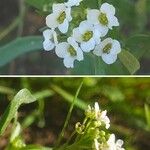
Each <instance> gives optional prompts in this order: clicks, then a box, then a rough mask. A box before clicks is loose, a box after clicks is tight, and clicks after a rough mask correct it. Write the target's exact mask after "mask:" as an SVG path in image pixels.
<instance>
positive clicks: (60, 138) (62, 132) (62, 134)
mask: <svg viewBox="0 0 150 150" xmlns="http://www.w3.org/2000/svg"><path fill="white" fill-rule="evenodd" d="M82 85H83V82H81V84H80V86H79V88H78V89H77V92H76V95H75V97H74V99H73V101H72V104H71V106H70V109H69V112H68V114H67V117H66V121H65V123H64V126H63V129H62V131H61V133H60V135H59V137H58V140H57V142H56V146H55V147H58V146H59V145H60V142H61V140H62V138H63V137H64V133H65V129H66V127H67V125H68V122H69V119H70V117H71V113H72V110H73V107H74V104H75V101H76V99H77V97H78V95H79V92H80V90H81V87H82Z"/></svg>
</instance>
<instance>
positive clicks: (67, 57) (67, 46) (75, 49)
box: [55, 37, 83, 68]
mask: <svg viewBox="0 0 150 150" xmlns="http://www.w3.org/2000/svg"><path fill="white" fill-rule="evenodd" d="M67 41H68V42H62V43H59V44H58V45H57V46H56V49H55V52H56V55H57V56H58V57H60V58H64V61H63V62H64V65H65V66H66V67H67V68H73V67H74V61H75V60H78V61H81V60H83V52H82V50H81V48H80V47H79V45H78V43H77V42H76V41H75V40H74V38H72V37H69V38H68V40H67Z"/></svg>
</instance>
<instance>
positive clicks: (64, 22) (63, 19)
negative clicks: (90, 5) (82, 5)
mask: <svg viewBox="0 0 150 150" xmlns="http://www.w3.org/2000/svg"><path fill="white" fill-rule="evenodd" d="M71 20H72V17H71V7H67V6H66V5H65V4H64V3H60V4H53V13H52V14H50V15H48V16H47V17H46V25H47V26H48V27H49V28H51V29H55V28H57V27H58V29H59V30H60V31H61V32H62V33H67V31H68V27H69V22H70V21H71Z"/></svg>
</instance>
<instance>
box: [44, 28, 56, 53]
mask: <svg viewBox="0 0 150 150" xmlns="http://www.w3.org/2000/svg"><path fill="white" fill-rule="evenodd" d="M43 36H44V42H43V48H44V50H46V51H50V50H53V49H54V47H55V46H56V45H57V44H58V41H57V33H56V32H55V31H54V30H50V29H46V30H45V31H44V32H43Z"/></svg>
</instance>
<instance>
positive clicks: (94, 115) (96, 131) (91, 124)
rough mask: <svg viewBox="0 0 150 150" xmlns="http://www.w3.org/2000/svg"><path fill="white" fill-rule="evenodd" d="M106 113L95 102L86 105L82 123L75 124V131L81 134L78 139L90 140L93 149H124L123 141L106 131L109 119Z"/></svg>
mask: <svg viewBox="0 0 150 150" xmlns="http://www.w3.org/2000/svg"><path fill="white" fill-rule="evenodd" d="M106 114H107V111H106V110H105V111H102V110H100V108H99V104H98V103H97V102H96V103H95V106H94V107H91V106H88V109H87V110H86V111H85V115H86V118H85V120H84V121H83V123H82V124H81V123H79V122H78V123H77V124H76V132H77V133H78V134H79V135H81V137H80V138H79V139H80V140H79V141H82V139H88V140H89V141H90V140H91V142H92V147H91V148H92V149H93V150H125V149H124V148H122V145H123V141H122V140H120V139H119V140H117V141H116V139H115V135H114V134H109V133H108V131H107V130H108V128H109V127H110V120H109V118H108V117H107V115H106ZM79 141H78V143H80V142H79ZM82 143H83V142H82Z"/></svg>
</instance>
